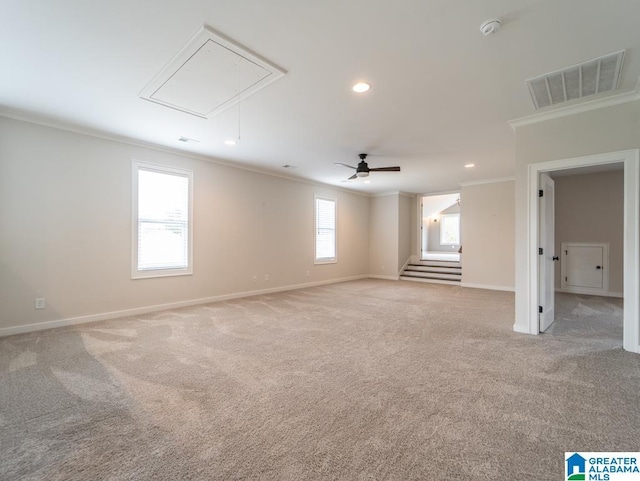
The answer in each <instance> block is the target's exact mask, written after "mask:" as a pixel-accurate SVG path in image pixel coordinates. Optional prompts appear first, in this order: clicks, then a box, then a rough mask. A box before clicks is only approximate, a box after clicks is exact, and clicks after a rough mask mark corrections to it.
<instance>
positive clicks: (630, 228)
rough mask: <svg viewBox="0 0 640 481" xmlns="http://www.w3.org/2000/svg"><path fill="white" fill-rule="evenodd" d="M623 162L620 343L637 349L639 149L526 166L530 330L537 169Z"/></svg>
mask: <svg viewBox="0 0 640 481" xmlns="http://www.w3.org/2000/svg"><path fill="white" fill-rule="evenodd" d="M614 163H623V164H624V214H623V216H624V235H623V239H624V248H623V250H624V291H623V292H624V294H623V295H624V308H623V316H624V324H623V332H624V334H623V347H624V349H625V350H627V351H631V352H636V353H640V338H639V335H640V268H639V267H638V266H639V264H638V260H639V252H640V235H639V224H640V219H639V218H638V216H639V213H640V205H639V198H640V178H639V177H638V175H639V172H640V155H639V150H638V149H633V150H623V151H619V152H610V153H605V154H595V155H587V156H583V157H572V158H569V159H560V160H551V161H546V162H539V163H534V164H529V166H528V179H527V185H528V192H527V202H528V212H529V215H528V236H527V252H528V262H527V279H528V286H527V287H528V292H529V295H528V296H527V313H528V317H529V319H528V320H529V322H528V324H529V325H528V327H529V334H539V322H538V306H539V305H540V302H539V293H538V288H539V272H538V233H539V226H538V222H539V215H540V213H539V210H540V209H539V206H538V190H539V189H540V173H542V172H554V171H558V170H566V169H573V168H578V167H589V166H595V165H605V164H614Z"/></svg>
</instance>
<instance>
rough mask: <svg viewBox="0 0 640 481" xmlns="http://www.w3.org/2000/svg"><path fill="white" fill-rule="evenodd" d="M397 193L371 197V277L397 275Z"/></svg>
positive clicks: (394, 276) (398, 212)
mask: <svg viewBox="0 0 640 481" xmlns="http://www.w3.org/2000/svg"><path fill="white" fill-rule="evenodd" d="M399 199H400V196H399V195H398V194H390V195H381V196H376V197H371V199H370V208H369V274H370V275H371V277H381V278H390V279H391V278H393V279H396V278H397V276H398V245H399V244H398V241H399V233H398V232H399V231H398V225H399V215H400V210H399V202H400V200H399Z"/></svg>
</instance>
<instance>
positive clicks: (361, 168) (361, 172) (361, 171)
mask: <svg viewBox="0 0 640 481" xmlns="http://www.w3.org/2000/svg"><path fill="white" fill-rule="evenodd" d="M358 157H360V162H359V163H358V167H354V166H352V165H348V164H343V163H342V162H334V163H335V164H336V165H344V166H345V167H349V168H350V169H354V170H355V171H356V173H355V174H353V175H352V176H351V177H349V178H348V179H347V180H353V179H355V178H358V177H368V176H369V172H400V167H398V166H394V167H376V168H373V169H371V168H369V165H368V164H367V162H366V161H365V159H366V158H367V154H358Z"/></svg>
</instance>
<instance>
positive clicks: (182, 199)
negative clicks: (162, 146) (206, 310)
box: [131, 161, 193, 279]
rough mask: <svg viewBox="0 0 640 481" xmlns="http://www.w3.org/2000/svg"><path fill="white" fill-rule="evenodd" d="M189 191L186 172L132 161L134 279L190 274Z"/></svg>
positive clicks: (189, 175)
mask: <svg viewBox="0 0 640 481" xmlns="http://www.w3.org/2000/svg"><path fill="white" fill-rule="evenodd" d="M192 188H193V172H191V171H189V170H182V169H174V168H171V167H164V166H160V165H154V164H147V163H143V162H137V161H134V162H133V189H132V193H133V195H132V197H133V209H132V210H133V226H132V231H133V263H132V267H131V277H133V278H134V279H135V278H143V277H160V276H177V275H186V274H191V273H192V272H193V266H192V261H191V259H192V255H191V250H192V249H191V245H192V241H191V240H192V228H191V224H192V223H191V211H192Z"/></svg>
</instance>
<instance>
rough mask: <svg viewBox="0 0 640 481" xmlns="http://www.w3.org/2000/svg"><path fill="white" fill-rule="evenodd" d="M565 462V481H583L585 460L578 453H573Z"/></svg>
mask: <svg viewBox="0 0 640 481" xmlns="http://www.w3.org/2000/svg"><path fill="white" fill-rule="evenodd" d="M565 462H566V463H567V471H566V473H565V474H566V475H567V481H584V479H585V473H586V469H585V465H586V463H587V460H586V459H584V458H583V457H582V456H580V455H579V454H578V453H573V454H572V455H571V456H569V457H568V458H567V459H566V460H565Z"/></svg>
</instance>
